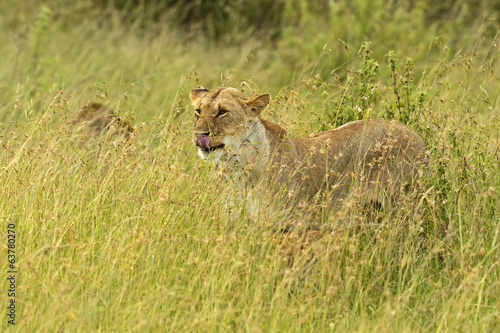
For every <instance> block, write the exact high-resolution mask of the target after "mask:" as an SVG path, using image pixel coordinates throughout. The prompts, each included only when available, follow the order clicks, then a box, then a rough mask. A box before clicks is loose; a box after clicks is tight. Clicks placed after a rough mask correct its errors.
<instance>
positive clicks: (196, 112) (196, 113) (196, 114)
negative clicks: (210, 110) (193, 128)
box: [194, 109, 201, 117]
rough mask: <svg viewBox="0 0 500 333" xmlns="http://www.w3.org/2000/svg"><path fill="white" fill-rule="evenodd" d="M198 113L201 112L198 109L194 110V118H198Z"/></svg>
mask: <svg viewBox="0 0 500 333" xmlns="http://www.w3.org/2000/svg"><path fill="white" fill-rule="evenodd" d="M200 112H201V110H200V109H196V110H194V115H195V116H196V117H199V116H200Z"/></svg>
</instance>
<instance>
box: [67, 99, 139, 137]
mask: <svg viewBox="0 0 500 333" xmlns="http://www.w3.org/2000/svg"><path fill="white" fill-rule="evenodd" d="M80 123H81V124H83V125H84V126H85V127H86V128H87V131H88V132H89V133H90V134H91V135H101V134H104V133H108V135H109V136H111V137H114V138H116V137H122V138H123V139H124V140H125V141H127V140H129V139H130V136H131V134H133V133H134V127H133V126H132V124H131V123H130V122H129V121H128V120H125V119H123V118H122V117H120V116H119V115H117V114H116V112H115V110H114V109H112V108H109V107H106V106H104V105H102V104H99V103H91V104H88V105H85V106H83V107H82V108H81V109H80V110H79V111H78V113H77V115H76V119H75V121H74V124H75V125H76V124H80Z"/></svg>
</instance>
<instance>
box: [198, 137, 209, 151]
mask: <svg viewBox="0 0 500 333" xmlns="http://www.w3.org/2000/svg"><path fill="white" fill-rule="evenodd" d="M195 143H196V145H197V146H198V147H200V148H202V149H210V138H209V137H208V135H205V134H202V135H197V136H196V140H195Z"/></svg>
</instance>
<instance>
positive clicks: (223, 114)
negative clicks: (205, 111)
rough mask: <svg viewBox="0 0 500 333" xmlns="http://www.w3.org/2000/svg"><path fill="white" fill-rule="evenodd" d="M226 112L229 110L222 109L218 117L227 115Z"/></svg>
mask: <svg viewBox="0 0 500 333" xmlns="http://www.w3.org/2000/svg"><path fill="white" fill-rule="evenodd" d="M226 114H227V110H224V109H220V110H219V113H217V117H222V116H225V115H226Z"/></svg>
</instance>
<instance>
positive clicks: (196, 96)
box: [189, 86, 209, 106]
mask: <svg viewBox="0 0 500 333" xmlns="http://www.w3.org/2000/svg"><path fill="white" fill-rule="evenodd" d="M208 91H209V90H208V89H207V88H203V87H202V86H197V87H194V88H193V89H191V92H190V93H189V98H191V103H193V105H194V106H196V105H197V104H198V102H199V101H200V100H201V99H202V98H203V96H205V95H206V94H207V93H208Z"/></svg>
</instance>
